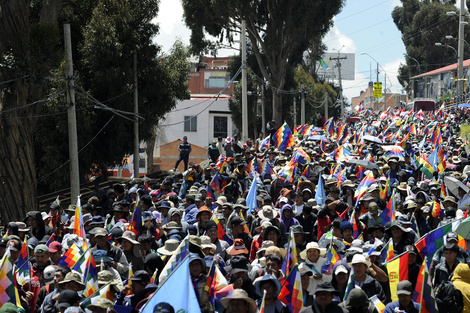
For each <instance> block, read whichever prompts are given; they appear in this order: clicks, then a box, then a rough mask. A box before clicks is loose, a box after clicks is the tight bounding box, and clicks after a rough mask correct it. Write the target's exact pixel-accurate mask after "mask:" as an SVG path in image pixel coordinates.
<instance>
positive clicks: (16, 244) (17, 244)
mask: <svg viewBox="0 0 470 313" xmlns="http://www.w3.org/2000/svg"><path fill="white" fill-rule="evenodd" d="M10 237H11V236H10ZM8 245H9V246H10V250H11V251H21V246H22V243H21V241H20V240H19V239H16V238H10V240H8Z"/></svg>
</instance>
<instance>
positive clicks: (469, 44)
mask: <svg viewBox="0 0 470 313" xmlns="http://www.w3.org/2000/svg"><path fill="white" fill-rule="evenodd" d="M467 24H468V23H467V22H465V25H467ZM446 39H454V40H459V38H454V37H452V35H447V36H446ZM461 40H463V42H465V44H466V45H467V47H468V51H470V43H468V41H466V40H465V39H461ZM464 57H465V56H464Z"/></svg>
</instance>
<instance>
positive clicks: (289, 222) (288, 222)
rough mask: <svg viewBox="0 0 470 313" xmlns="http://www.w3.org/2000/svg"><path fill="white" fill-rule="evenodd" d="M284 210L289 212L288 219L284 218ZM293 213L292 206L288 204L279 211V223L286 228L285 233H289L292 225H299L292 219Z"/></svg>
mask: <svg viewBox="0 0 470 313" xmlns="http://www.w3.org/2000/svg"><path fill="white" fill-rule="evenodd" d="M285 210H290V216H289V217H288V218H285V217H284V211H285ZM293 213H294V212H293V211H292V206H291V205H290V204H284V205H283V206H282V209H281V221H282V222H283V223H284V226H285V227H286V231H287V232H289V229H290V227H291V226H293V225H300V224H299V221H298V220H297V219H296V218H295V217H293Z"/></svg>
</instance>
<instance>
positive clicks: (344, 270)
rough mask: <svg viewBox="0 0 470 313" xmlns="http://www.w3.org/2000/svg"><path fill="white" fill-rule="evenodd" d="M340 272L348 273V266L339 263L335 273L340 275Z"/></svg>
mask: <svg viewBox="0 0 470 313" xmlns="http://www.w3.org/2000/svg"><path fill="white" fill-rule="evenodd" d="M339 273H346V274H347V273H348V269H347V268H346V266H344V265H339V266H338V267H337V268H336V269H335V275H338V274H339Z"/></svg>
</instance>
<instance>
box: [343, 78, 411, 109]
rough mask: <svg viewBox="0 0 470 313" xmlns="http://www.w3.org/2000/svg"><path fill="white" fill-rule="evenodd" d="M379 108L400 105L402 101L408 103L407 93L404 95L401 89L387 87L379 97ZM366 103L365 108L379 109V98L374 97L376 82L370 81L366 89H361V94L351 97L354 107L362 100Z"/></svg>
mask: <svg viewBox="0 0 470 313" xmlns="http://www.w3.org/2000/svg"><path fill="white" fill-rule="evenodd" d="M385 96H386V97H387V103H386V104H385V105H384V98H385ZM378 100H379V101H378V110H380V111H385V110H387V109H388V108H395V107H400V105H401V103H400V102H403V103H406V101H407V97H406V95H402V94H401V93H400V92H399V91H395V90H391V89H390V88H387V93H385V90H383V91H382V98H379V99H378ZM361 101H362V103H363V104H364V109H371V110H373V111H375V110H377V98H375V97H374V82H369V84H368V86H367V89H366V90H361V92H360V94H359V96H357V97H352V98H351V104H352V108H353V109H354V107H355V106H356V105H357V104H358V103H359V102H361Z"/></svg>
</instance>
